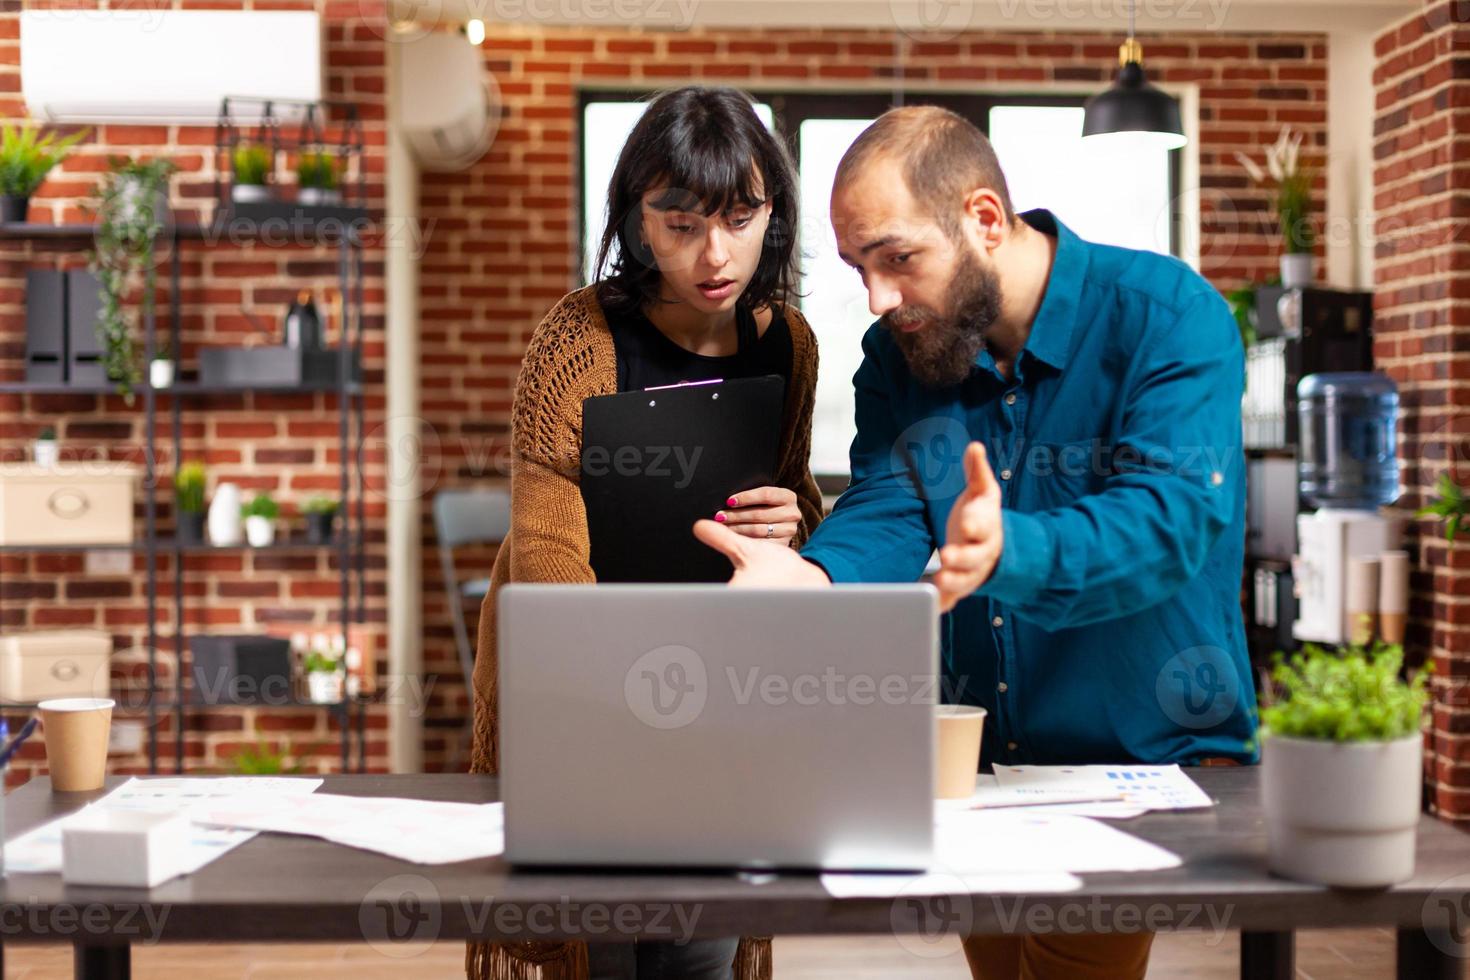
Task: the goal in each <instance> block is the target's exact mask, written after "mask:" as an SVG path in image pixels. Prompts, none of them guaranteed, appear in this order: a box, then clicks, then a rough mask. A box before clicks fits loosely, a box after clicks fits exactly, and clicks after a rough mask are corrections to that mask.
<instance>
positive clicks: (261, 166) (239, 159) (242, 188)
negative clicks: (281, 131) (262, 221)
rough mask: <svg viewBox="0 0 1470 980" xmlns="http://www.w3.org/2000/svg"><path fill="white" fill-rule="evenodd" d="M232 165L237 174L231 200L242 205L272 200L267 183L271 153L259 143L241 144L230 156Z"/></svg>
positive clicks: (232, 186)
mask: <svg viewBox="0 0 1470 980" xmlns="http://www.w3.org/2000/svg"><path fill="white" fill-rule="evenodd" d="M230 165H231V167H232V169H233V170H234V172H235V182H234V184H233V185H231V187H230V199H231V200H233V201H238V202H240V203H252V202H256V201H267V200H270V192H269V191H268V190H267V189H266V181H267V180H268V179H269V177H270V171H271V151H270V150H269V149H268V148H267V147H264V146H261V145H260V144H259V143H241V144H239V145H238V146H236V147H235V150H234V152H233V153H231V154H230Z"/></svg>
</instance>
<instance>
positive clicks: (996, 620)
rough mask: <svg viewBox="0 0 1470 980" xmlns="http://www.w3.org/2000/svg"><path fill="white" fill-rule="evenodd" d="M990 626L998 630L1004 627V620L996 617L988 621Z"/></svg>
mask: <svg viewBox="0 0 1470 980" xmlns="http://www.w3.org/2000/svg"><path fill="white" fill-rule="evenodd" d="M990 625H991V626H994V627H997V628H999V627H1001V626H1004V625H1005V620H1004V619H1001V618H1000V617H999V616H997V617H995V618H994V619H992V620H991V621H990Z"/></svg>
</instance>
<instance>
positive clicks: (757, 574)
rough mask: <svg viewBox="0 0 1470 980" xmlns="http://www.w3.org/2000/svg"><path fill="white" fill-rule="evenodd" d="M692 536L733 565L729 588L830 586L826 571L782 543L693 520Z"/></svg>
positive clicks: (719, 525)
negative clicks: (735, 586)
mask: <svg viewBox="0 0 1470 980" xmlns="http://www.w3.org/2000/svg"><path fill="white" fill-rule="evenodd" d="M694 536H695V537H696V538H698V539H699V540H701V541H703V542H704V543H705V544H707V545H709V546H710V547H711V548H713V549H715V550H716V551H718V552H719V553H720V554H722V555H724V556H725V557H726V558H728V559H730V564H732V565H734V566H735V575H734V576H733V577H732V578H731V579H730V584H731V585H737V586H752V587H755V588H768V589H789V588H813V587H819V586H823V585H831V584H832V582H831V580H830V579H828V578H827V573H826V572H824V571H822V569H821V568H820V567H819V566H817V565H814V564H812V563H811V562H809V561H807V560H806V559H805V558H803V557H801V555H799V554H797V553H796V551H795V550H793V549H792V548H790V547H788V546H787V544H786V542H785V541H778V540H774V539H773V540H766V539H764V538H751V537H746V536H745V535H743V534H737V533H736V532H734V531H732V530H730V529H729V528H728V527H726V526H725V525H723V524H716V523H715V522H714V521H696V522H695V523H694Z"/></svg>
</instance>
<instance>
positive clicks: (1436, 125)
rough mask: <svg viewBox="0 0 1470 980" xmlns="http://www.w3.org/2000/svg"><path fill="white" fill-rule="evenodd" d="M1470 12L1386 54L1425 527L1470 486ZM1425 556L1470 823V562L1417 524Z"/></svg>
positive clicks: (1421, 561) (1436, 740)
mask: <svg viewBox="0 0 1470 980" xmlns="http://www.w3.org/2000/svg"><path fill="white" fill-rule="evenodd" d="M1466 16H1467V14H1466V12H1465V10H1464V8H1463V7H1461V6H1458V5H1454V4H1433V5H1427V6H1426V7H1425V8H1424V10H1423V11H1422V12H1420V13H1417V14H1415V15H1413V16H1411V17H1409V18H1407V19H1405V20H1404V21H1402V22H1401V23H1400V24H1398V25H1395V26H1394V27H1393V28H1391V29H1389V30H1387V31H1385V32H1383V33H1382V34H1381V35H1380V36H1379V37H1378V38H1377V39H1376V41H1375V54H1376V58H1377V65H1376V69H1375V71H1374V77H1373V82H1374V88H1375V92H1376V106H1375V110H1376V114H1375V118H1374V158H1375V165H1374V177H1373V182H1374V195H1375V200H1374V207H1375V210H1376V212H1377V214H1376V222H1377V224H1376V228H1375V240H1376V250H1377V262H1376V266H1377V272H1376V280H1377V281H1376V291H1377V292H1376V297H1375V305H1376V313H1375V327H1374V329H1375V339H1374V356H1375V358H1376V359H1377V363H1378V364H1379V366H1380V367H1381V368H1382V369H1383V370H1385V371H1387V372H1388V373H1389V375H1391V376H1392V377H1393V378H1394V380H1395V381H1397V382H1398V385H1399V398H1400V406H1401V413H1402V414H1401V424H1400V439H1401V450H1400V457H1401V458H1402V459H1403V461H1404V469H1403V480H1404V494H1403V496H1402V497H1401V498H1400V500H1399V505H1398V508H1397V510H1398V512H1399V513H1400V515H1401V516H1405V517H1411V515H1412V513H1413V511H1414V510H1415V509H1417V508H1418V507H1420V506H1422V505H1423V504H1425V503H1427V502H1428V501H1429V499H1430V498H1431V497H1432V494H1433V487H1434V483H1435V481H1436V480H1437V479H1438V477H1439V475H1440V474H1441V473H1443V472H1446V471H1447V470H1448V471H1449V472H1451V473H1453V474H1454V476H1455V477H1456V479H1458V480H1459V482H1460V483H1461V484H1464V483H1465V482H1466V481H1467V480H1470V465H1467V463H1470V441H1467V439H1470V305H1467V302H1466V301H1467V299H1470V288H1467V286H1466V279H1465V275H1464V273H1465V271H1466V270H1470V254H1467V253H1466V252H1465V250H1464V244H1463V243H1464V242H1465V241H1466V232H1467V226H1466V217H1467V215H1470V207H1467V205H1470V197H1467V195H1466V192H1465V189H1464V188H1465V187H1466V186H1470V152H1467V149H1466V147H1467V145H1470V144H1467V143H1466V142H1465V139H1466V137H1467V136H1470V117H1467V116H1466V115H1465V114H1464V110H1463V109H1462V108H1460V107H1462V106H1464V105H1466V104H1467V99H1470V84H1467V82H1466V80H1465V79H1466V78H1467V72H1466V66H1467V65H1470V61H1467V60H1466V57H1465V54H1464V52H1465V51H1466V50H1467V41H1470V25H1467V24H1466V23H1465V18H1466ZM1408 526H1409V545H1410V547H1411V548H1413V549H1415V552H1416V553H1417V562H1416V565H1415V568H1414V571H1413V576H1412V586H1413V597H1412V602H1413V608H1412V615H1411V622H1415V623H1417V624H1421V628H1420V630H1419V632H1418V633H1417V636H1416V637H1411V640H1413V639H1417V642H1416V643H1415V644H1414V647H1415V649H1414V650H1413V651H1412V652H1413V653H1414V654H1416V655H1418V656H1424V655H1428V656H1430V657H1432V658H1433V661H1434V664H1435V669H1436V677H1435V678H1434V691H1435V698H1434V699H1435V705H1434V728H1433V732H1432V735H1431V739H1430V743H1429V748H1428V756H1429V759H1428V763H1429V764H1428V771H1429V773H1430V784H1431V790H1430V798H1431V803H1432V806H1433V808H1434V809H1435V810H1436V811H1437V812H1439V813H1441V814H1442V815H1444V816H1445V817H1448V818H1451V819H1454V820H1458V821H1470V695H1467V683H1470V551H1466V550H1465V549H1466V545H1465V543H1464V542H1463V541H1462V542H1461V543H1460V544H1459V545H1457V546H1456V547H1454V548H1451V547H1450V546H1449V545H1447V544H1446V543H1445V541H1444V539H1443V538H1442V537H1441V536H1439V534H1438V533H1437V531H1436V529H1435V528H1434V527H1433V526H1431V525H1429V524H1427V523H1425V522H1415V521H1412V520H1410V521H1409V525H1408Z"/></svg>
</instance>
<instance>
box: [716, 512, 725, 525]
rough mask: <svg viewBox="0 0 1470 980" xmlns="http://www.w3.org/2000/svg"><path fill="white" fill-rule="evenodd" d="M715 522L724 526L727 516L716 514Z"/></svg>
mask: <svg viewBox="0 0 1470 980" xmlns="http://www.w3.org/2000/svg"><path fill="white" fill-rule="evenodd" d="M715 520H717V521H719V522H720V523H721V524H723V523H725V515H724V514H716V515H715Z"/></svg>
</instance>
